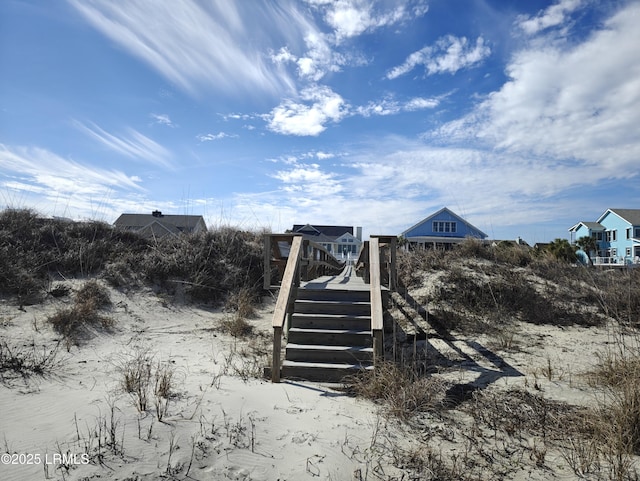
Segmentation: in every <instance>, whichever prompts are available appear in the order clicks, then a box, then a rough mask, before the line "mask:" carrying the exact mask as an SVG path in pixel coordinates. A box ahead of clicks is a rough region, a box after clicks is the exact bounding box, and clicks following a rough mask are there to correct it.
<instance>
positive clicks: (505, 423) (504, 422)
mask: <svg viewBox="0 0 640 481" xmlns="http://www.w3.org/2000/svg"><path fill="white" fill-rule="evenodd" d="M463 407H464V409H465V410H466V411H467V412H469V414H471V415H472V416H473V418H474V420H475V421H476V422H477V423H478V424H480V425H482V426H485V427H486V428H488V429H490V430H491V431H493V432H494V435H497V434H498V433H499V432H500V433H504V434H507V435H508V436H514V437H520V436H523V435H527V436H530V435H533V436H537V437H540V438H543V439H545V440H558V441H559V440H564V439H566V438H567V437H569V436H571V435H575V434H577V433H580V432H581V431H582V429H583V428H582V426H583V425H584V421H583V420H584V417H585V416H586V414H587V412H586V411H585V410H584V409H582V408H579V407H577V406H573V405H571V404H567V403H564V402H558V401H551V400H549V399H545V398H544V397H542V396H539V395H536V394H532V393H530V392H528V391H524V390H521V389H511V390H509V391H504V392H500V391H498V392H486V391H476V392H474V393H473V399H472V401H471V402H469V403H466V404H464V405H463Z"/></svg>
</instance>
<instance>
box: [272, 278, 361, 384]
mask: <svg viewBox="0 0 640 481" xmlns="http://www.w3.org/2000/svg"><path fill="white" fill-rule="evenodd" d="M372 346H373V338H372V332H371V302H370V294H369V290H368V289H360V290H357V289H356V290H354V289H340V288H330V289H316V288H300V289H298V294H297V297H296V299H295V302H294V306H293V314H292V316H291V326H290V328H289V330H288V339H287V345H286V348H285V360H284V362H283V363H282V377H285V378H289V379H304V380H308V381H325V382H339V381H341V380H342V379H343V378H344V377H345V376H349V375H353V374H357V373H358V372H360V371H361V370H363V369H373V347H372Z"/></svg>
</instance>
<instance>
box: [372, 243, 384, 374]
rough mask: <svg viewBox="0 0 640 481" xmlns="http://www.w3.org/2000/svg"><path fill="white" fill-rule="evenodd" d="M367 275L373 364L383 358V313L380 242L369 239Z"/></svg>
mask: <svg viewBox="0 0 640 481" xmlns="http://www.w3.org/2000/svg"><path fill="white" fill-rule="evenodd" d="M369 275H370V292H371V333H372V335H373V362H374V365H375V364H378V363H379V362H380V361H381V360H384V338H383V336H384V331H383V327H384V317H383V316H384V314H383V310H382V285H381V283H380V244H379V240H378V239H377V238H375V237H372V238H371V239H370V240H369Z"/></svg>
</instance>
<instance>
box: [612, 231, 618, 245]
mask: <svg viewBox="0 0 640 481" xmlns="http://www.w3.org/2000/svg"><path fill="white" fill-rule="evenodd" d="M612 232H613V242H615V241H617V240H618V239H617V237H618V231H617V230H614V231H612Z"/></svg>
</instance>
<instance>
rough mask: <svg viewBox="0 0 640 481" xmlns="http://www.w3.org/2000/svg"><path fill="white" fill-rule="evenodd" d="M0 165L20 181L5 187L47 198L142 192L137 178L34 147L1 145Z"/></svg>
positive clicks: (7, 184) (6, 184)
mask: <svg viewBox="0 0 640 481" xmlns="http://www.w3.org/2000/svg"><path fill="white" fill-rule="evenodd" d="M0 166H1V169H2V170H3V171H5V172H15V173H19V175H20V176H21V178H22V179H23V180H22V182H9V183H5V186H6V187H10V188H12V189H14V190H15V189H18V190H28V191H32V192H37V193H41V194H42V193H44V192H46V193H47V194H48V196H49V197H50V198H55V197H56V196H58V195H62V196H69V195H77V196H85V198H87V197H88V196H96V197H101V196H104V195H107V194H108V193H109V192H110V191H111V190H113V189H120V190H136V191H140V190H142V188H141V187H140V185H138V184H139V179H137V178H135V177H129V176H127V175H126V174H124V173H123V172H120V171H117V170H107V169H102V168H99V167H89V166H85V165H81V164H79V163H77V162H74V161H72V160H68V159H64V158H62V157H60V156H58V155H56V154H54V153H52V152H49V151H48V150H45V149H41V148H37V147H28V148H27V147H8V146H6V145H3V144H0ZM27 186H29V187H27Z"/></svg>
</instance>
